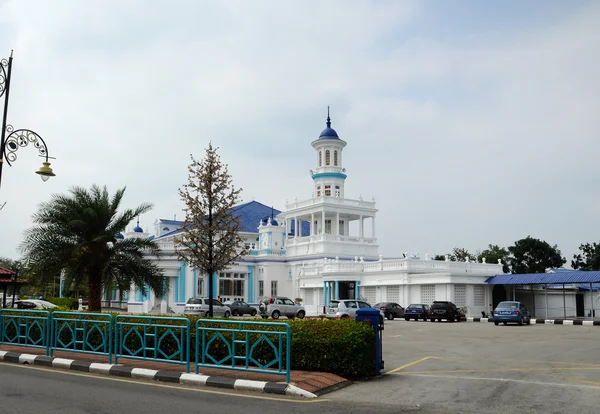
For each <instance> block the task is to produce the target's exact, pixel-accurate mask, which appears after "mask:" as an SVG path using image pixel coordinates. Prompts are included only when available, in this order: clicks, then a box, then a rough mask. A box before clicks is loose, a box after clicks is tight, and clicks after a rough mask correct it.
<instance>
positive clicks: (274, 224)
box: [271, 219, 279, 226]
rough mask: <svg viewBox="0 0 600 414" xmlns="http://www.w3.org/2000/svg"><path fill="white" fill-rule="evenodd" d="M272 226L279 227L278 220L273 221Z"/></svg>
mask: <svg viewBox="0 0 600 414" xmlns="http://www.w3.org/2000/svg"><path fill="white" fill-rule="evenodd" d="M271 225H272V226H279V223H277V220H275V219H273V220H271Z"/></svg>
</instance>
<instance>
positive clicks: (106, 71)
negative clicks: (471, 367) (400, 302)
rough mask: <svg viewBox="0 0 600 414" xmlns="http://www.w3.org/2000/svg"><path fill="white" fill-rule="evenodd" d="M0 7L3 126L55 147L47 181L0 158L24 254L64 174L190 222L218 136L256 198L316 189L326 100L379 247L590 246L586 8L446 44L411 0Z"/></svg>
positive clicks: (595, 35) (9, 227)
mask: <svg viewBox="0 0 600 414" xmlns="http://www.w3.org/2000/svg"><path fill="white" fill-rule="evenodd" d="M167 4H168V7H167ZM0 7H1V8H0V27H2V29H0V34H1V35H2V36H0V38H2V39H3V41H2V42H0V48H1V49H2V50H5V51H6V53H4V54H7V53H8V51H9V49H10V48H11V47H14V49H15V61H14V76H13V90H12V92H11V102H10V108H9V121H10V122H11V123H13V124H14V125H15V126H18V127H27V128H32V129H34V130H36V131H37V132H39V133H40V134H41V135H42V136H44V138H45V139H46V140H47V142H48V146H49V147H50V153H51V155H53V156H55V157H57V159H56V161H55V162H53V166H54V168H55V171H56V173H57V177H56V178H55V179H53V180H52V181H49V182H48V183H46V184H44V185H42V183H41V180H39V178H37V177H36V176H35V175H34V174H30V172H31V171H32V170H34V169H35V168H37V162H38V160H37V159H36V157H35V154H34V153H33V151H31V150H29V151H26V150H25V149H23V150H21V151H20V154H19V155H20V158H19V160H18V161H17V163H15V165H14V166H13V167H12V168H5V170H4V174H3V177H2V178H3V183H2V189H1V190H0V204H1V203H2V202H3V201H7V202H8V203H7V205H6V207H5V209H4V210H3V211H2V212H1V213H0V222H2V223H3V224H2V239H1V240H0V255H7V256H15V255H16V253H15V252H14V247H15V246H16V245H17V244H18V242H19V240H20V236H21V233H22V230H23V229H24V228H26V227H27V226H28V225H29V217H30V215H31V213H32V211H34V209H35V206H36V205H37V204H38V203H39V202H40V201H42V200H45V199H47V197H48V196H49V194H51V193H53V192H64V191H66V189H67V188H68V187H69V186H70V185H84V186H89V185H90V184H92V183H98V184H107V185H109V187H110V189H112V190H113V191H114V189H116V188H117V187H121V186H124V185H127V186H128V191H127V196H126V203H127V204H128V205H133V204H138V203H141V202H146V201H150V202H153V203H155V206H156V207H155V209H154V210H153V212H152V213H150V214H149V215H148V217H143V218H142V223H141V224H142V225H144V227H148V226H149V225H150V224H151V223H152V222H153V221H154V219H155V218H158V217H172V216H173V214H177V215H178V216H179V217H181V214H182V213H181V207H180V203H179V199H178V196H177V188H178V187H180V186H181V185H182V184H183V183H184V182H185V180H186V173H187V170H186V166H187V164H188V162H189V153H193V154H194V155H195V156H196V157H201V156H202V155H203V151H204V148H205V147H206V146H207V144H208V142H209V141H210V140H212V141H213V143H214V144H215V145H217V146H219V147H220V153H221V156H222V158H223V161H224V162H226V163H227V164H229V166H230V172H231V173H232V175H233V178H234V181H235V184H236V185H238V186H241V187H243V188H244V193H243V195H244V197H245V198H246V199H251V198H252V197H254V198H256V199H257V200H259V201H262V202H264V203H266V204H273V205H275V207H278V208H282V207H283V205H284V202H285V200H286V199H290V200H292V199H293V198H294V197H295V196H298V198H299V199H302V198H305V197H310V194H311V182H310V179H309V176H308V173H307V171H308V170H309V169H310V168H313V167H314V166H313V161H314V157H313V153H312V148H311V147H310V142H311V141H312V140H313V139H315V138H316V137H317V135H318V133H319V132H320V130H321V129H322V128H323V127H324V116H325V107H326V105H332V117H333V122H334V127H335V128H336V129H337V131H338V133H339V134H340V136H341V137H342V138H343V139H345V140H346V141H347V142H348V147H347V148H346V150H345V166H346V168H347V169H348V175H349V177H348V183H347V194H348V195H349V196H350V197H358V195H359V194H362V196H363V197H365V198H367V199H368V198H370V197H371V196H375V198H376V200H377V201H378V207H379V209H380V213H379V217H378V220H377V224H378V237H379V239H380V244H381V247H382V253H384V254H386V255H394V256H397V255H398V254H399V253H400V252H404V251H407V250H408V251H414V252H420V253H421V254H424V253H425V252H429V253H430V254H434V253H443V252H446V251H449V250H450V249H451V248H452V247H454V246H465V247H468V248H470V249H471V250H475V249H478V248H479V249H483V248H485V246H486V245H487V244H488V243H498V244H502V245H509V244H512V242H514V241H515V240H517V239H519V238H521V237H525V236H527V235H528V234H531V235H532V236H534V237H540V238H543V239H546V240H547V241H548V242H549V243H551V244H554V243H557V244H558V245H559V247H561V248H562V250H563V253H565V254H567V255H568V256H570V255H571V254H572V253H573V252H574V251H575V250H576V248H577V246H578V245H579V243H581V242H586V241H592V240H595V237H596V234H597V233H596V232H594V231H593V229H594V228H595V226H596V225H597V220H596V216H597V215H596V214H595V212H596V211H597V209H596V207H597V206H598V205H599V202H598V197H597V196H596V195H595V194H594V191H593V190H592V189H593V188H594V183H596V182H598V173H597V171H596V169H595V167H594V164H595V155H596V154H597V153H598V149H599V148H598V146H599V144H598V141H597V139H596V138H597V131H598V127H599V121H598V119H599V118H598V117H597V115H596V114H597V113H598V112H599V111H598V110H599V109H600V108H599V104H598V100H597V96H598V95H599V93H600V81H599V80H598V78H597V75H596V74H597V73H598V72H599V69H600V57H599V55H598V53H597V50H598V46H599V45H598V43H599V33H600V32H599V30H598V28H597V21H598V19H599V17H600V8H599V7H598V6H597V5H596V4H594V3H591V4H588V5H585V6H582V7H580V8H579V9H577V8H575V7H574V8H573V11H572V12H571V13H570V14H565V15H564V16H563V17H561V18H559V19H556V21H555V22H554V23H547V24H546V25H540V24H536V25H535V26H534V25H532V26H531V27H524V28H517V29H515V28H513V27H506V28H502V27H500V28H498V27H495V28H494V30H487V31H484V30H480V31H472V32H468V33H466V34H465V33H461V34H460V35H458V34H457V35H456V36H455V37H451V38H446V37H445V38H442V37H440V36H437V35H427V33H423V32H422V31H421V32H420V33H419V34H418V35H416V34H415V35H413V34H412V33H411V27H414V26H415V25H418V24H419V22H420V21H421V19H423V18H424V16H426V14H427V13H431V12H432V11H429V10H425V9H423V8H422V7H423V6H422V3H414V2H362V1H353V2H347V1H343V2H336V1H328V2H316V1H313V2H302V3H297V2H282V1H273V2H267V1H263V2H246V1H237V2H209V1H203V2H194V1H190V2H186V1H178V2H172V3H166V2H141V1H138V2H136V1H130V2H103V3H102V5H101V6H100V5H99V4H96V3H89V4H88V3H81V2H67V1H58V2H52V3H51V4H50V3H48V2H41V1H40V2H34V1H31V2H24V1H23V2H22V1H9V2H6V3H0ZM517 12H518V10H515V13H517ZM539 13H543V10H540V11H539ZM488 18H489V19H493V15H490V16H488ZM38 181H39V183H38ZM591 206H594V207H591Z"/></svg>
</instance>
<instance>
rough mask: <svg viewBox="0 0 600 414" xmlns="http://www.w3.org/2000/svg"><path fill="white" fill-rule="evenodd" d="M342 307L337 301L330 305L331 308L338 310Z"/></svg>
mask: <svg viewBox="0 0 600 414" xmlns="http://www.w3.org/2000/svg"><path fill="white" fill-rule="evenodd" d="M339 306H340V302H338V301H337V300H332V301H331V303H330V304H329V307H330V308H337V307H339Z"/></svg>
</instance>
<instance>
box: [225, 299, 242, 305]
mask: <svg viewBox="0 0 600 414" xmlns="http://www.w3.org/2000/svg"><path fill="white" fill-rule="evenodd" d="M234 303H235V302H233V301H232V300H228V301H227V302H223V305H227V306H231V305H233V304H234ZM238 305H239V303H238Z"/></svg>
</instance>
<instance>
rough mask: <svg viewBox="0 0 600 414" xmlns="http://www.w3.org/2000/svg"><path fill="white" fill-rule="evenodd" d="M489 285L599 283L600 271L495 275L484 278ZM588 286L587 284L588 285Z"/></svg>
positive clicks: (565, 270)
mask: <svg viewBox="0 0 600 414" xmlns="http://www.w3.org/2000/svg"><path fill="white" fill-rule="evenodd" d="M486 283H488V284H490V285H546V284H548V285H551V284H563V283H565V284H573V283H588V284H589V283H600V271H596V270H591V271H584V270H567V269H564V271H563V270H561V271H560V272H554V273H526V274H514V275H496V276H492V277H490V278H489V279H487V280H486ZM588 288H589V286H588Z"/></svg>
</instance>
